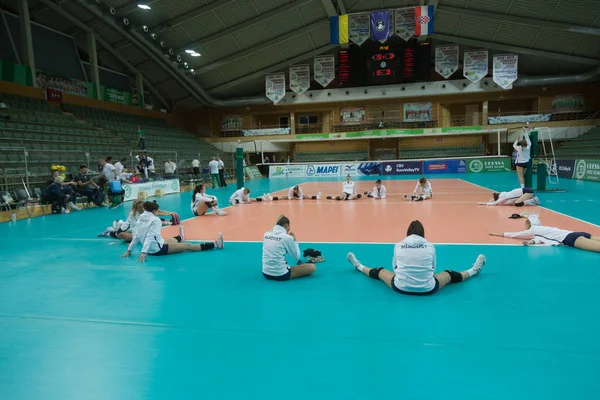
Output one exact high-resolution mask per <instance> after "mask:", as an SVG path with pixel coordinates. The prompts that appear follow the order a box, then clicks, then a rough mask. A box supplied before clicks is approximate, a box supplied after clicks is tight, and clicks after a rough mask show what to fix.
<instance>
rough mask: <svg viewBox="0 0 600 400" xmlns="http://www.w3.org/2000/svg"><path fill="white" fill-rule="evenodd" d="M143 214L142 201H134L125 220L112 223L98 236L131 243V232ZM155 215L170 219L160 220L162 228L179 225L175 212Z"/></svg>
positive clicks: (163, 212)
mask: <svg viewBox="0 0 600 400" xmlns="http://www.w3.org/2000/svg"><path fill="white" fill-rule="evenodd" d="M143 212H144V200H140V199H136V200H134V201H133V204H132V205H131V211H130V212H129V214H127V220H126V221H123V220H116V221H114V222H113V224H112V226H109V227H108V228H106V229H105V230H104V232H102V233H100V234H99V235H98V236H99V237H100V236H111V237H113V238H115V239H121V240H122V241H124V242H125V243H129V242H131V240H132V239H133V231H134V229H135V225H136V224H137V220H138V218H139V216H140V215H142V213H143ZM156 215H158V216H161V217H169V216H170V217H171V221H167V220H165V219H163V218H161V221H162V225H163V226H170V225H179V224H180V223H181V221H180V219H179V215H178V214H177V213H175V212H171V211H163V210H158V212H157V213H156Z"/></svg>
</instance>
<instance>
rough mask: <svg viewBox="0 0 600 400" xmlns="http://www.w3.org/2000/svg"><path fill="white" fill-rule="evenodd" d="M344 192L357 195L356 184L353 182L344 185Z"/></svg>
mask: <svg viewBox="0 0 600 400" xmlns="http://www.w3.org/2000/svg"><path fill="white" fill-rule="evenodd" d="M342 192H344V193H347V194H356V184H355V183H354V182H352V181H350V182H344V183H343V184H342Z"/></svg>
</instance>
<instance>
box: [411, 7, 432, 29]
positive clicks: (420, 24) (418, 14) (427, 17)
mask: <svg viewBox="0 0 600 400" xmlns="http://www.w3.org/2000/svg"><path fill="white" fill-rule="evenodd" d="M434 11H435V8H434V7H433V6H418V7H415V35H416V36H427V35H432V34H433V12H434Z"/></svg>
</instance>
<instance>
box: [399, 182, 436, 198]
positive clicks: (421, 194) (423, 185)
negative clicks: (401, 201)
mask: <svg viewBox="0 0 600 400" xmlns="http://www.w3.org/2000/svg"><path fill="white" fill-rule="evenodd" d="M432 197H433V189H431V182H429V181H428V180H427V178H425V177H422V178H421V179H419V182H417V185H416V186H415V190H413V194H412V196H409V195H407V194H405V195H404V198H405V199H406V200H408V201H423V200H427V199H431V198H432Z"/></svg>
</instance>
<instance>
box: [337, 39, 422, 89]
mask: <svg viewBox="0 0 600 400" xmlns="http://www.w3.org/2000/svg"><path fill="white" fill-rule="evenodd" d="M338 68H339V69H338V80H339V85H340V86H343V87H352V86H367V85H383V84H387V85H389V84H397V83H411V82H420V81H427V80H428V79H429V70H430V68H431V46H430V44H429V43H418V42H417V41H416V40H412V41H410V42H408V43H406V42H404V41H400V42H393V41H392V40H391V39H390V40H388V41H387V42H386V43H384V44H381V43H379V42H372V41H369V42H367V43H365V44H364V45H363V46H361V47H358V46H355V45H351V47H350V48H348V49H345V50H340V52H339V61H338Z"/></svg>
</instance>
